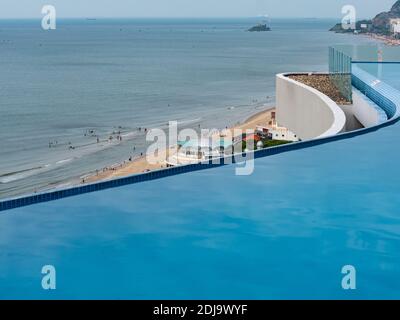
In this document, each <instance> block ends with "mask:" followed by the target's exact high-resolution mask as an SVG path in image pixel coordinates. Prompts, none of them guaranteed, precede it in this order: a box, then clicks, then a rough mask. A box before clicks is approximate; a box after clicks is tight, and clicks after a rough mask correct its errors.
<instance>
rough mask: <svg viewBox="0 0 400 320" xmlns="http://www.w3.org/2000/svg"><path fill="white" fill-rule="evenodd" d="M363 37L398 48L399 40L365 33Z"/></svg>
mask: <svg viewBox="0 0 400 320" xmlns="http://www.w3.org/2000/svg"><path fill="white" fill-rule="evenodd" d="M364 35H365V36H367V37H369V38H372V39H374V40H377V41H380V42H383V43H385V44H386V45H388V46H393V47H396V46H400V39H394V38H392V37H389V36H385V35H379V34H375V33H365V34H364Z"/></svg>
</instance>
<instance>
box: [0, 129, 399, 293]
mask: <svg viewBox="0 0 400 320" xmlns="http://www.w3.org/2000/svg"><path fill="white" fill-rule="evenodd" d="M399 132H400V124H394V125H392V126H389V127H386V128H383V129H380V130H378V131H376V132H373V133H370V134H366V135H361V136H358V137H355V138H351V139H346V140H341V141H337V142H332V143H328V144H325V145H320V146H317V147H312V148H308V149H302V150H298V151H292V152H288V153H283V154H280V155H276V156H273V157H267V158H262V159H258V160H256V161H255V172H254V174H253V175H251V176H236V175H235V171H234V169H235V168H234V166H226V167H221V168H216V169H210V170H205V171H200V172H193V173H189V174H184V175H179V176H173V177H169V178H165V179H161V180H157V181H152V182H145V183H141V184H136V185H130V186H126V187H123V188H117V189H110V190H106V191H101V192H96V193H91V194H85V195H81V196H76V197H74V198H67V199H63V200H59V201H54V202H50V203H43V204H37V205H33V206H30V207H25V208H20V209H15V210H11V211H6V212H4V213H2V214H1V215H0V298H47V299H54V298H78V299H80V298H100V299H102V298H136V299H144V298H153V299H165V298H169V299H171V298H180V299H190V298H207V299H210V298H211V299H214V298H228V299H229V298H231V299H240V298H245V299H253V298H254V299H261V298H272V299H275V298H287V299H299V298H301V299H307V298H318V299H328V298H341V299H342V298H343V299H359V298H368V299H376V298H378V299H381V298H389V299H393V298H397V299H398V298H400V294H399V292H400V291H399V288H400V251H399V241H400V211H399V208H400V198H399V197H398V190H399V189H398V188H399V186H398V181H399V177H400V166H399V165H398V163H399V159H400V151H399V149H398V148H397V146H398V144H399V143H400V134H399ZM48 264H50V265H54V266H55V267H56V270H57V289H56V290H55V291H44V290H43V289H42V288H41V277H42V275H41V273H40V271H41V268H42V266H43V265H48ZM349 264H350V265H353V266H355V268H356V270H357V290H355V291H344V290H343V289H342V288H341V280H342V274H341V268H342V267H343V266H344V265H349Z"/></svg>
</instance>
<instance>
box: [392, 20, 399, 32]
mask: <svg viewBox="0 0 400 320" xmlns="http://www.w3.org/2000/svg"><path fill="white" fill-rule="evenodd" d="M390 32H391V33H394V34H398V33H400V19H390Z"/></svg>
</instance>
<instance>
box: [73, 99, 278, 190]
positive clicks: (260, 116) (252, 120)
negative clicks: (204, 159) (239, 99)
mask: <svg viewBox="0 0 400 320" xmlns="http://www.w3.org/2000/svg"><path fill="white" fill-rule="evenodd" d="M275 110H276V107H275V106H269V107H266V108H265V109H264V110H262V111H258V112H257V113H255V114H252V115H250V116H249V117H247V118H246V119H245V120H244V121H242V122H240V123H239V124H236V125H234V126H231V127H229V128H227V129H228V130H234V129H241V130H246V129H255V128H256V127H257V126H258V125H267V124H268V122H269V121H270V120H271V119H272V118H271V113H272V112H274V111H275ZM175 152H176V146H172V147H169V148H168V149H166V150H161V155H162V157H163V158H165V159H167V158H168V157H169V156H171V155H172V154H174V153H175ZM166 167H167V166H166V164H165V163H158V164H149V163H148V161H147V159H146V155H145V153H143V156H139V157H138V158H135V159H130V160H128V161H127V160H125V161H123V162H121V163H118V164H114V165H112V166H110V167H107V168H102V169H99V170H96V172H91V173H87V174H86V175H83V176H81V178H82V180H81V184H86V183H94V182H99V181H106V180H111V179H115V178H122V177H126V176H130V175H133V174H140V173H144V172H150V171H153V170H160V169H164V168H166ZM74 185H77V184H74Z"/></svg>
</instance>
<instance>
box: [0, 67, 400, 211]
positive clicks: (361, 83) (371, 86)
mask: <svg viewBox="0 0 400 320" xmlns="http://www.w3.org/2000/svg"><path fill="white" fill-rule="evenodd" d="M375 80H376V79H375V78H374V77H372V76H371V75H370V74H368V73H366V72H365V73H363V72H358V73H357V72H355V73H353V74H352V81H353V85H354V86H355V87H356V88H357V89H358V90H360V91H361V92H363V93H366V94H368V98H370V99H371V100H372V101H373V102H375V103H376V104H377V105H378V106H379V107H381V108H382V109H383V110H384V111H385V112H386V113H387V114H388V116H389V118H390V119H389V120H388V121H386V122H384V123H382V124H379V125H377V126H374V127H370V128H363V129H360V130H355V131H352V132H345V133H341V134H338V135H335V136H331V137H326V138H321V139H314V140H308V141H300V142H296V143H291V144H287V145H282V146H277V147H272V148H268V149H263V150H258V151H255V152H254V158H255V159H257V158H263V157H267V156H272V155H277V154H280V153H284V152H289V151H294V150H300V149H304V148H310V147H314V146H318V145H321V144H325V143H328V142H332V141H338V140H343V139H348V138H352V137H356V136H359V135H362V134H366V133H370V132H374V131H376V130H379V129H381V128H383V127H387V126H390V125H393V124H394V123H396V122H397V121H399V113H400V92H399V91H398V90H396V89H394V88H392V87H390V86H389V85H387V84H385V83H383V82H380V83H379V84H376V83H374V81H375ZM220 160H221V161H220V163H219V164H214V163H211V162H209V163H201V164H191V165H186V166H179V167H173V168H168V169H163V170H158V171H152V172H148V173H143V174H137V175H132V176H128V177H124V178H119V179H114V180H109V181H102V182H97V183H93V184H88V185H83V186H79V187H72V188H69V189H63V190H56V191H50V192H46V193H40V194H32V195H28V196H23V197H19V198H14V199H6V200H3V201H0V211H5V210H11V209H15V208H19V207H24V206H28V205H33V204H38V203H42V202H48V201H53V200H58V199H62V198H67V197H72V196H76V195H80V194H85V193H90V192H95V191H100V190H105V189H110V188H116V187H121V186H125V185H129V184H135V183H139V182H144V181H151V180H156V179H161V178H166V177H169V176H174V175H178V174H183V173H188V172H194V171H199V170H205V169H210V168H215V167H220V166H224V165H227V164H231V163H235V160H234V158H233V159H232V158H231V157H230V158H221V159H220Z"/></svg>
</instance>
